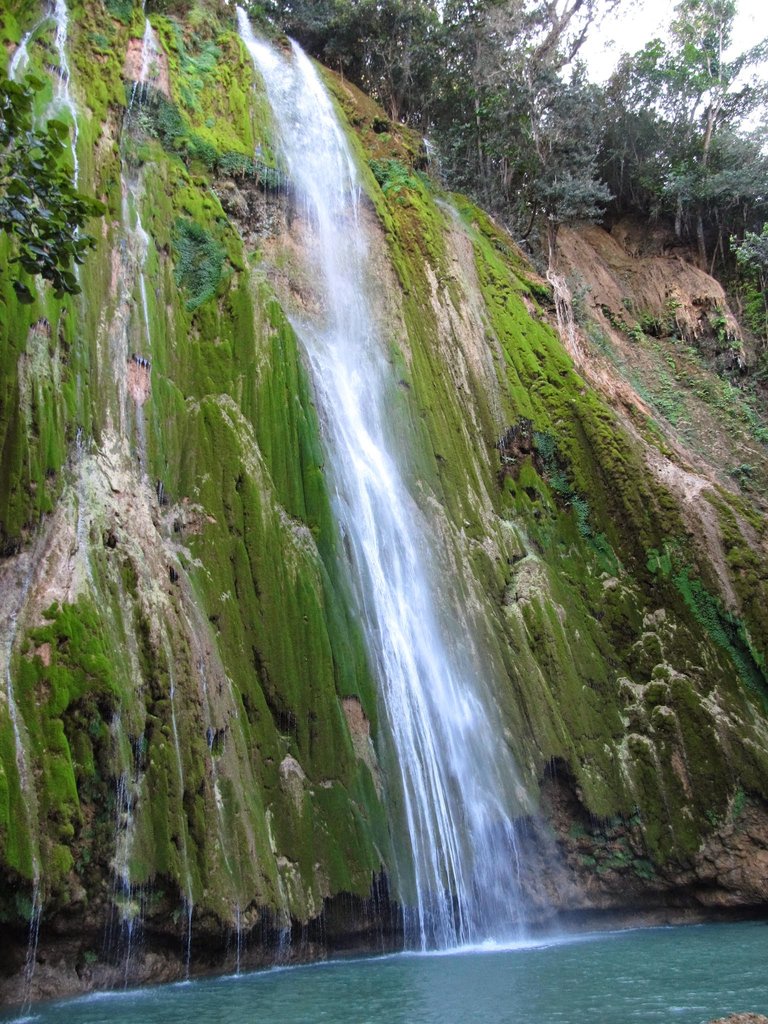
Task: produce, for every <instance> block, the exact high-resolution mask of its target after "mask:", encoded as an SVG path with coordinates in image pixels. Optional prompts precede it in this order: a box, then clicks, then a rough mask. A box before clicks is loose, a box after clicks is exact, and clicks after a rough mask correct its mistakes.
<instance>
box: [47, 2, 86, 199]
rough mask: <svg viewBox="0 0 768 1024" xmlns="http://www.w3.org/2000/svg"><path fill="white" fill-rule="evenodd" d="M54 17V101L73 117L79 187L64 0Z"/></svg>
mask: <svg viewBox="0 0 768 1024" xmlns="http://www.w3.org/2000/svg"><path fill="white" fill-rule="evenodd" d="M53 17H54V20H55V21H56V35H55V37H54V43H55V45H56V52H57V53H58V55H59V74H58V78H57V79H56V85H55V87H54V103H55V107H56V108H58V110H65V111H66V112H67V113H68V114H69V116H70V117H71V119H72V136H71V146H70V148H71V152H72V181H73V183H74V185H75V187H77V184H78V181H79V179H80V163H79V161H78V159H77V140H78V135H79V129H78V126H77V107H76V106H75V101H74V100H73V99H72V93H71V91H70V88H69V80H70V73H69V59H68V58H67V36H68V33H69V12H68V11H67V5H66V3H65V2H64V0H56V2H55V4H54V7H53Z"/></svg>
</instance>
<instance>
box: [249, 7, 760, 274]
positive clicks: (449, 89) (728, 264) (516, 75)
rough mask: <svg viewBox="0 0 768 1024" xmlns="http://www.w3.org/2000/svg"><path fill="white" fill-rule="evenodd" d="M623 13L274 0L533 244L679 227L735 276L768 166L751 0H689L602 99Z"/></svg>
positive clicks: (708, 260) (282, 17) (456, 179)
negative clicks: (648, 225) (740, 18)
mask: <svg viewBox="0 0 768 1024" xmlns="http://www.w3.org/2000/svg"><path fill="white" fill-rule="evenodd" d="M618 2H619V0H608V2H607V3H606V2H605V0H601V2H598V0H444V2H441V3H438V2H437V0H267V3H264V4H263V5H262V6H263V8H264V9H265V10H266V11H267V13H268V14H270V15H271V16H272V17H273V18H274V19H275V20H276V21H277V22H278V23H279V24H280V25H281V27H282V28H284V29H285V30H286V31H288V32H289V33H290V34H291V35H294V36H296V37H297V38H298V39H299V41H300V42H301V43H302V44H303V45H304V46H305V47H307V48H308V49H309V50H310V52H312V53H313V54H314V55H315V56H317V57H319V58H320V59H322V60H323V61H325V62H326V63H328V64H329V65H330V66H332V67H337V68H339V69H340V70H341V71H342V72H343V73H344V75H345V76H347V77H349V78H351V79H352V80H353V81H355V82H356V83H357V84H359V85H361V86H362V87H363V88H364V89H365V90H366V91H368V92H369V93H370V94H372V95H373V96H374V97H375V98H376V99H378V100H379V101H380V102H381V103H382V104H383V105H384V106H385V108H386V109H387V112H388V113H389V115H390V117H391V118H392V119H398V118H399V119H401V120H406V121H409V122H410V123H412V124H415V125H417V126H418V127H420V128H421V129H422V130H425V131H427V132H429V133H430V135H431V137H432V138H433V141H434V142H435V143H436V145H437V148H438V152H439V154H440V158H441V168H442V173H443V174H444V176H445V178H446V181H447V184H448V185H449V186H450V187H454V188H458V189H461V190H463V191H467V192H469V193H470V194H471V195H473V196H474V197H475V198H477V199H479V200H480V201H481V202H483V203H484V204H485V205H486V206H488V207H490V208H491V209H492V210H493V211H494V212H495V213H496V214H497V215H498V216H500V217H501V218H502V219H503V220H504V222H505V223H506V224H507V225H508V226H509V227H510V228H511V229H512V231H513V232H515V233H516V234H517V236H518V237H519V238H521V239H524V238H527V237H529V236H531V235H532V234H533V235H538V238H539V241H540V244H541V245H542V247H543V246H545V244H546V242H547V241H548V242H549V244H550V246H551V244H552V241H553V237H554V235H555V233H556V231H557V226H558V225H559V224H560V223H564V222H567V221H570V220H579V219H587V220H589V219H598V218H601V217H607V218H609V219H610V218H618V217H620V216H623V215H625V214H632V215H637V216H640V217H643V218H665V219H667V220H668V221H669V223H670V225H671V226H672V227H673V228H674V230H675V231H676V232H677V235H678V236H679V238H680V239H681V241H682V242H685V243H686V244H690V245H692V246H693V248H694V250H695V252H696V254H697V257H698V262H699V263H700V265H701V266H702V267H705V268H706V269H709V270H712V269H715V267H718V268H720V269H721V270H722V269H724V268H725V269H729V270H730V271H731V272H733V271H735V269H736V264H735V256H734V253H735V249H734V248H733V246H732V245H731V243H730V239H731V237H732V236H734V237H735V238H736V239H737V241H738V240H739V239H743V238H744V237H745V232H753V233H754V232H757V233H758V234H759V233H760V231H761V229H762V224H763V222H764V221H765V219H766V212H767V209H766V208H767V206H768V158H767V157H766V152H765V147H764V139H763V135H762V132H761V131H760V129H758V128H755V127H752V128H750V127H745V125H746V126H748V125H750V124H751V123H753V122H754V121H755V120H756V119H757V114H758V112H759V111H760V110H761V109H764V105H765V103H766V101H767V100H768V86H767V85H766V83H765V81H762V80H761V79H760V77H759V73H758V72H759V65H760V62H761V61H762V60H764V59H765V58H766V57H767V56H768V41H766V40H763V41H761V42H758V43H755V45H753V46H752V47H750V48H748V49H747V50H744V51H742V52H739V53H736V54H735V55H734V54H733V53H732V52H731V49H729V46H730V41H731V36H732V33H733V25H734V19H735V16H736V0H678V3H677V5H676V7H675V8H674V14H673V18H672V23H671V28H670V32H669V35H668V38H666V39H655V40H653V41H652V42H650V43H648V45H647V46H645V47H644V48H643V49H642V50H640V51H639V52H638V53H635V54H633V55H629V56H626V57H625V58H624V59H623V60H622V61H621V63H620V64H619V66H618V68H617V70H616V72H615V74H614V75H613V77H612V78H611V80H610V81H609V82H608V83H607V84H606V85H605V86H597V85H595V84H594V83H591V82H590V81H589V80H588V77H587V74H586V71H585V68H584V66H583V65H582V64H581V63H580V59H581V54H582V52H583V47H584V43H585V42H586V40H587V39H588V38H589V36H590V33H592V32H593V31H594V30H595V28H596V27H597V26H598V25H599V22H600V19H601V18H602V17H603V16H604V15H605V14H606V13H608V12H609V11H610V10H611V9H612V8H613V7H615V6H617V5H618Z"/></svg>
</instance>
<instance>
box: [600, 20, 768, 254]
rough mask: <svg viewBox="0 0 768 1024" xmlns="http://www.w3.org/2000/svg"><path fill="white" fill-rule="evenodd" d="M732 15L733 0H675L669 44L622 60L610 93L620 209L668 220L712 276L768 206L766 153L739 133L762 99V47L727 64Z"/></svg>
mask: <svg viewBox="0 0 768 1024" xmlns="http://www.w3.org/2000/svg"><path fill="white" fill-rule="evenodd" d="M735 14H736V5H735V0H680V2H679V3H678V5H677V7H676V8H675V17H674V19H673V22H672V27H671V33H670V39H669V42H668V43H666V44H665V43H664V42H663V41H662V40H659V39H656V40H653V41H652V42H651V43H649V44H648V45H647V46H646V47H645V49H643V50H642V51H640V52H639V53H637V54H635V55H634V56H633V57H628V58H625V59H624V60H623V61H622V63H621V64H620V66H619V68H618V70H617V72H616V74H615V75H614V76H613V79H612V81H611V83H610V84H609V87H608V90H607V93H606V117H605V119H606V122H607V131H606V135H605V140H604V146H603V150H602V153H601V157H602V160H601V163H602V166H603V171H604V174H605V176H606V180H607V181H608V182H609V184H610V185H611V187H612V188H613V191H614V193H615V194H616V195H617V197H618V199H619V202H620V203H621V202H626V201H629V203H630V205H639V207H640V210H639V211H638V212H645V213H646V214H647V212H648V211H649V210H652V211H654V212H656V213H657V214H668V215H669V216H670V217H671V218H672V219H673V222H674V225H675V232H676V234H677V235H678V237H680V238H682V239H684V240H686V241H690V242H692V243H693V244H694V245H695V246H696V249H697V254H698V261H699V264H700V266H701V267H702V269H709V270H710V271H711V270H712V269H713V267H714V262H715V261H716V260H719V261H720V262H721V265H722V263H723V262H724V259H725V253H726V249H727V243H728V236H729V233H730V232H738V233H739V234H741V233H743V231H744V230H745V229H746V228H747V227H748V226H749V222H750V221H751V220H752V218H753V217H754V216H757V217H760V207H761V206H762V205H763V204H764V202H765V200H766V188H765V182H766V176H765V175H766V159H765V155H764V153H763V152H761V145H760V140H759V139H757V138H756V137H755V136H753V135H751V134H750V133H748V132H745V131H744V130H743V128H742V125H743V124H744V123H745V121H747V119H749V118H750V117H753V116H754V115H755V113H756V112H757V111H758V110H759V109H760V107H761V106H762V105H763V104H764V103H765V101H766V99H767V98H768V87H766V83H765V82H763V81H761V79H760V78H759V76H758V75H757V73H756V71H757V66H758V64H759V62H760V61H761V60H763V59H764V58H765V56H766V55H767V54H768V41H766V40H763V41H762V42H759V43H757V44H756V45H755V46H753V47H751V48H749V49H748V50H746V51H744V52H742V53H740V54H737V55H736V56H733V57H729V56H728V47H729V43H730V37H731V33H732V29H733V22H734V18H735ZM643 207H644V211H643ZM736 218H739V219H740V220H741V224H740V225H739V224H737V223H736V222H735V219H736ZM729 221H730V223H729Z"/></svg>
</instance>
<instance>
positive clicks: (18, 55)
mask: <svg viewBox="0 0 768 1024" xmlns="http://www.w3.org/2000/svg"><path fill="white" fill-rule="evenodd" d="M46 20H47V19H46V18H41V19H40V21H38V22H36V23H35V24H34V25H33V26H32V28H31V29H30V30H29V32H25V33H24V35H23V36H22V37H21V42H20V43H19V45H18V46H17V48H16V52H15V53H14V55H13V57H12V58H11V63H10V64H9V65H8V77H9V78H10V80H11V81H12V82H17V81H18V80H19V78H20V77H21V75H23V74H24V71H25V69H26V67H27V64H28V63H29V44H30V42H31V41H32V37H33V36H34V34H35V33H36V32H37V31H38V29H39V28H40V27H41V26H42V24H43V22H45V21H46Z"/></svg>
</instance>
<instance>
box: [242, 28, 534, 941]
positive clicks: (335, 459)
mask: <svg viewBox="0 0 768 1024" xmlns="http://www.w3.org/2000/svg"><path fill="white" fill-rule="evenodd" d="M238 19H239V25H240V32H241V36H242V38H243V40H244V42H245V44H246V46H247V47H248V49H249V51H250V53H251V56H252V58H253V60H254V63H255V65H256V68H257V69H258V70H259V71H260V73H261V75H262V77H263V79H264V82H265V85H266V89H267V94H268V97H269V101H270V104H271V106H272V108H273V111H274V114H275V118H276V122H277V124H278V128H279V132H280V137H281V144H282V151H283V156H284V159H285V163H286V165H287V169H288V174H289V178H290V180H291V182H292V184H293V187H294V191H295V196H296V197H297V202H298V203H300V204H301V205H302V206H303V213H304V218H303V220H304V225H305V227H308V235H309V242H308V245H307V246H306V248H307V249H308V251H309V256H308V259H309V260H311V261H312V270H313V276H314V279H315V281H316V282H317V284H316V287H317V289H318V292H319V300H320V301H319V303H318V304H319V306H320V307H321V308H322V309H323V310H324V313H323V318H322V320H321V321H320V322H318V320H317V319H316V320H314V321H312V322H309V321H308V320H306V321H301V322H300V321H296V322H295V323H294V326H295V328H296V330H297V333H298V334H299V335H300V337H301V339H302V341H303V343H304V346H305V350H306V353H307V357H308V360H309V363H310V367H311V371H312V377H313V381H314V386H315V391H316V396H317V400H318V404H319V406H320V410H321V416H322V420H323V428H324V433H325V444H326V446H327V448H328V451H329V456H330V462H331V469H332V475H333V483H334V485H335V488H336V491H337V493H336V510H337V514H338V517H339V520H340V526H341V529H342V532H343V534H344V536H345V541H347V542H348V545H349V548H350V550H351V553H352V558H351V561H352V564H353V571H354V572H355V573H356V574H357V577H358V579H357V585H358V589H359V596H360V603H361V607H362V610H363V616H364V621H365V625H366V628H367V635H368V640H369V645H370V649H371V653H372V656H373V658H374V660H375V663H376V666H377V669H378V676H379V686H380V691H381V695H382V700H383V704H384V709H385V712H386V721H387V725H388V729H389V732H390V734H391V737H392V741H393V744H394V748H395V752H396V762H397V770H398V772H399V787H398V788H399V791H400V792H399V799H400V801H401V803H402V816H403V818H404V819H405V824H406V826H407V831H408V836H409V840H410V858H409V860H410V867H409V869H408V871H407V874H409V875H410V885H408V883H407V882H406V883H405V884H404V883H403V882H402V881H401V886H402V887H403V888H404V889H405V891H406V893H407V891H408V889H409V888H410V890H411V892H412V895H411V902H412V910H411V911H410V912H408V913H407V923H408V925H409V926H410V928H411V936H410V941H411V942H415V943H416V944H418V945H419V946H420V947H421V948H423V949H426V948H434V947H437V948H450V947H455V946H459V945H465V944H470V943H479V942H482V941H484V940H486V939H489V938H495V939H500V938H512V937H514V936H515V935H517V934H519V929H520V922H521V908H522V899H521V894H520V891H519V885H518V877H517V874H518V872H517V850H516V836H515V828H514V825H513V821H512V818H511V808H512V807H513V806H515V803H516V800H515V796H516V794H517V793H519V792H520V787H519V784H518V782H517V777H516V771H515V767H514V764H513V762H512V758H511V755H510V753H509V751H508V749H507V747H506V745H505V743H504V741H503V733H502V729H501V724H500V722H499V721H498V719H497V715H496V713H495V711H494V709H493V703H492V701H491V699H490V697H489V695H488V693H487V687H486V684H485V682H484V679H483V678H482V675H481V674H480V673H478V672H477V671H476V669H475V668H474V664H473V657H472V656H471V655H470V654H469V653H468V651H469V649H470V648H471V640H470V641H467V642H466V643H464V642H462V640H461V639H459V640H458V641H457V642H455V641H454V640H453V639H452V637H453V636H455V635H456V632H457V631H458V630H459V629H460V626H459V625H458V624H456V623H452V622H451V621H450V618H449V617H448V616H447V614H446V613H444V611H443V610H442V608H441V602H440V598H439V594H440V592H441V590H443V589H448V588H450V581H446V580H439V579H434V578H431V576H430V572H429V571H428V566H430V563H431V562H436V561H437V560H436V559H435V558H433V557H432V556H431V554H430V549H431V541H430V531H429V527H428V525H427V524H426V523H425V522H424V519H423V516H422V515H421V513H420V511H419V509H418V508H417V506H416V505H415V503H414V501H413V500H412V498H411V496H410V495H409V494H408V492H407V490H406V487H405V484H404V480H403V476H402V472H401V469H400V467H399V465H398V462H397V460H396V457H395V454H394V452H395V448H394V445H393V444H392V442H391V440H390V438H391V435H392V433H393V431H392V424H391V423H390V422H389V419H388V405H389V404H390V397H391V395H392V394H393V391H394V386H395V382H394V381H393V379H392V375H391V371H390V368H389V365H388V363H387V359H386V351H385V346H384V343H383V339H382V338H381V337H380V335H379V332H378V329H377V325H376V321H375V317H374V315H373V309H372V305H371V302H370V301H369V298H368V293H369V286H368V280H369V278H370V276H371V262H370V257H369V254H368V248H367V240H366V235H365V232H364V230H363V227H362V215H361V206H360V192H361V186H360V179H359V177H358V173H357V170H356V166H355V161H354V158H353V156H352V152H351V149H350V147H349V145H348V143H347V141H346V137H345V135H344V132H343V130H342V128H341V125H340V124H339V122H338V120H337V118H336V115H335V113H334V110H333V105H332V103H331V100H330V98H329V96H328V94H327V92H326V90H325V88H324V87H323V85H322V82H321V80H320V78H319V76H318V74H317V72H316V70H315V68H314V67H313V65H312V63H311V62H310V60H309V59H308V58H307V56H306V55H305V54H304V53H303V51H302V50H301V49H300V48H299V47H298V46H297V45H296V44H295V43H294V44H292V53H291V56H290V57H289V56H288V55H286V54H284V53H282V52H278V51H276V50H275V49H273V48H272V47H271V46H269V45H268V44H266V43H263V42H261V41H259V40H257V39H256V38H255V37H254V35H253V32H252V30H251V27H250V24H249V22H248V19H247V16H246V15H245V13H244V11H243V10H242V9H241V8H238ZM302 241H304V239H302Z"/></svg>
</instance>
